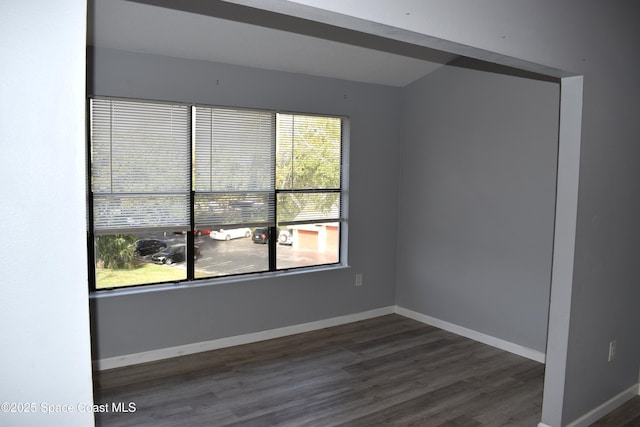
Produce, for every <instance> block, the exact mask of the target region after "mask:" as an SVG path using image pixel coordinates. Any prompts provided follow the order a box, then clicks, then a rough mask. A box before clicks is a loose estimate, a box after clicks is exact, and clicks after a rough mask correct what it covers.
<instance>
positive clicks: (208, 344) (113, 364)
mask: <svg viewBox="0 0 640 427" xmlns="http://www.w3.org/2000/svg"><path fill="white" fill-rule="evenodd" d="M395 312H396V307H395V306H389V307H382V308H378V309H375V310H369V311H363V312H361V313H355V314H349V315H346V316H339V317H333V318H330V319H323V320H318V321H315V322H309V323H301V324H299V325H292V326H285V327H283V328H277V329H270V330H267V331H260V332H253V333H249V334H244V335H236V336H233V337H226V338H219V339H215V340H211V341H203V342H198V343H192V344H185V345H179V346H176V347H168V348H161V349H157V350H150V351H143V352H141V353H133V354H125V355H123V356H116V357H109V358H105V359H98V360H94V361H93V367H94V368H95V369H97V370H100V371H102V370H105V369H113V368H121V367H123V366H129V365H137V364H139V363H146V362H154V361H156V360H162V359H169V358H171V357H178V356H185V355H187V354H194V353H200V352H203V351H210V350H217V349H220V348H225V347H232V346H236V345H242V344H249V343H253V342H258V341H264V340H269V339H272V338H280V337H284V336H287V335H294V334H299V333H302V332H310V331H315V330H318V329H324V328H330V327H332V326H338V325H343V324H346V323H352V322H357V321H360V320H366V319H372V318H374V317H379V316H384V315H387V314H393V313H395Z"/></svg>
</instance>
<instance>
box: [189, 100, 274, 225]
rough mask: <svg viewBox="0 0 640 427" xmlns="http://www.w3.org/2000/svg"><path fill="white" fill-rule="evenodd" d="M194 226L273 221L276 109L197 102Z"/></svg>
mask: <svg viewBox="0 0 640 427" xmlns="http://www.w3.org/2000/svg"><path fill="white" fill-rule="evenodd" d="M195 110H196V112H195V122H196V124H195V165H194V190H195V206H194V209H195V211H194V215H195V226H196V228H218V227H226V228H231V227H237V226H244V227H250V226H270V225H273V224H274V223H275V206H274V204H275V200H274V177H275V171H274V148H275V147H274V140H275V126H274V124H275V115H274V113H273V112H270V111H254V110H241V109H227V108H212V107H200V106H198V107H196V109H195Z"/></svg>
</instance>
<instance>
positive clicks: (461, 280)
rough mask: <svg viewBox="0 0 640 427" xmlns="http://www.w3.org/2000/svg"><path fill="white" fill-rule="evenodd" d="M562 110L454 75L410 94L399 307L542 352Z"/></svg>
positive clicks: (511, 87)
mask: <svg viewBox="0 0 640 427" xmlns="http://www.w3.org/2000/svg"><path fill="white" fill-rule="evenodd" d="M496 68H497V67H496ZM558 104H559V84H558V83H550V82H546V81H538V80H533V79H528V78H522V77H514V76H509V75H503V74H498V73H493V72H486V71H479V70H476V69H471V68H462V67H457V66H445V67H443V68H440V69H439V70H437V71H436V72H434V73H432V74H429V75H428V76H426V77H424V78H422V79H421V80H419V81H417V82H415V83H413V84H411V85H409V86H407V87H406V88H404V90H403V116H404V120H403V125H404V127H403V129H404V136H403V146H402V158H401V163H402V172H401V182H400V197H399V209H400V215H399V224H400V225H399V235H398V241H399V248H398V264H397V272H398V273H397V277H398V279H397V281H396V282H397V303H398V305H399V306H402V307H405V308H408V309H411V310H414V311H417V312H419V313H422V314H426V315H428V316H432V317H435V318H437V319H441V320H444V321H447V322H450V323H453V324H455V325H459V326H463V327H466V328H469V329H472V330H476V331H478V332H481V333H484V334H487V335H490V336H494V337H497V338H500V339H503V340H506V341H510V342H513V343H516V344H520V345H522V346H524V347H528V348H531V349H534V350H537V351H540V352H544V351H545V344H546V334H547V317H548V314H549V307H548V306H549V292H550V284H551V277H550V275H551V259H552V243H553V220H554V207H555V182H556V157H557V148H558V142H557V141H558V114H559V112H558Z"/></svg>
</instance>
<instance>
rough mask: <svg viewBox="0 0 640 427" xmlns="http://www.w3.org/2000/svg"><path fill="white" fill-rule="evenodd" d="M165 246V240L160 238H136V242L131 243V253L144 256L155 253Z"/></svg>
mask: <svg viewBox="0 0 640 427" xmlns="http://www.w3.org/2000/svg"><path fill="white" fill-rule="evenodd" d="M166 247H167V244H166V242H164V241H162V240H156V239H141V240H136V242H135V243H134V244H133V253H134V254H136V256H144V255H149V254H155V253H156V252H158V251H161V250H162V249H164V248H166Z"/></svg>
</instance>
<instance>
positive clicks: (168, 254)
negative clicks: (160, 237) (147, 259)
mask: <svg viewBox="0 0 640 427" xmlns="http://www.w3.org/2000/svg"><path fill="white" fill-rule="evenodd" d="M186 249H187V245H185V244H179V245H173V246H171V247H170V248H167V249H165V250H163V251H161V252H158V253H155V254H153V255H152V256H151V261H153V262H155V263H156V264H169V265H171V264H173V263H174V262H182V261H184V260H185V258H186ZM198 255H200V248H199V247H197V246H195V247H194V258H195V259H198Z"/></svg>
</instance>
